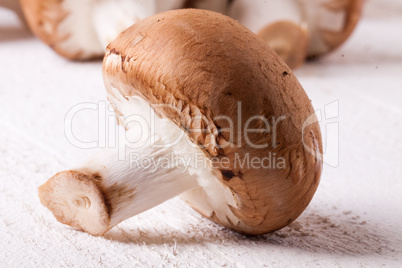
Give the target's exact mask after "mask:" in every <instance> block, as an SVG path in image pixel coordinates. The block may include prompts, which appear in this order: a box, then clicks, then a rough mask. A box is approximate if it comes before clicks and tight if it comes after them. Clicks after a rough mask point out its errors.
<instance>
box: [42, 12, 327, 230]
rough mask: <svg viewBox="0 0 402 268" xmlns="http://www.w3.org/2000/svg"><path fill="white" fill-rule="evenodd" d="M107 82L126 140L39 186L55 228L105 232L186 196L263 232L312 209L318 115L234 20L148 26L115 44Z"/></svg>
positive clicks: (182, 15)
mask: <svg viewBox="0 0 402 268" xmlns="http://www.w3.org/2000/svg"><path fill="white" fill-rule="evenodd" d="M103 77H104V82H105V85H106V88H107V95H108V98H109V100H110V101H111V102H112V103H113V104H114V107H115V111H116V114H117V115H118V116H119V121H120V123H121V124H123V126H124V127H125V128H126V129H127V133H126V135H127V137H128V140H129V141H130V142H129V143H121V144H123V146H121V147H120V149H110V150H106V151H104V152H101V153H100V154H98V155H96V156H94V157H93V158H92V159H91V160H89V161H88V162H87V163H85V164H83V165H82V166H81V167H79V168H76V169H73V170H68V171H63V172H61V173H58V174H56V175H55V176H54V177H52V178H51V179H50V180H49V181H48V182H46V183H45V184H44V185H43V186H41V187H40V188H39V196H40V200H41V202H42V204H43V205H44V206H46V207H47V208H49V209H50V210H51V211H52V212H53V214H54V215H55V216H56V218H57V219H58V220H59V221H60V222H62V223H65V224H68V225H71V226H73V227H77V228H79V229H82V230H84V231H86V232H88V233H90V234H93V235H102V234H104V233H105V232H107V231H108V230H109V229H110V228H112V227H113V226H115V225H117V224H118V223H120V222H122V221H124V220H125V219H128V218H130V217H132V216H134V215H137V214H138V213H141V212H143V211H145V210H147V209H149V208H151V207H154V206H156V205H158V204H160V203H162V202H164V201H166V200H168V199H170V198H172V197H174V196H177V195H180V194H181V196H182V198H183V199H184V200H185V201H186V202H187V203H188V204H189V205H190V206H192V207H193V208H194V209H195V210H196V211H198V212H199V213H201V214H202V215H204V216H205V217H207V218H209V219H211V220H213V221H215V222H216V223H219V224H221V225H222V226H225V227H227V228H230V229H232V230H235V231H237V232H239V233H243V234H250V235H257V234H263V233H267V232H271V231H274V230H277V229H279V228H282V227H284V226H286V225H288V224H290V223H291V222H292V221H294V220H295V219H296V218H297V217H298V216H299V215H300V214H301V213H302V212H303V210H304V209H305V208H306V207H307V205H308V204H309V202H310V200H311V199H312V197H313V195H314V193H315V191H316V189H317V186H318V183H319V179H320V175H321V169H322V158H321V153H322V143H321V134H320V129H319V125H318V123H317V122H316V117H315V113H314V109H313V107H312V105H311V102H310V100H309V98H308V96H307V95H306V93H305V92H304V90H303V88H302V87H301V85H300V84H299V82H298V80H297V79H296V77H295V76H294V74H293V73H292V71H291V70H290V69H289V67H288V66H287V65H286V64H285V63H284V62H283V61H282V60H281V59H280V58H279V57H278V56H277V54H276V53H274V51H273V50H272V49H271V48H269V46H268V45H267V44H266V43H265V42H264V41H263V40H262V39H260V38H258V37H257V35H255V34H253V33H252V32H251V31H250V30H248V29H247V28H246V27H244V26H242V25H241V24H239V23H238V22H236V21H235V20H233V19H231V18H229V17H226V16H224V15H221V14H219V13H215V12H212V11H206V10H197V9H183V10H175V11H169V12H165V13H161V14H158V15H155V16H152V17H149V18H146V19H144V20H142V21H140V22H139V23H137V24H135V25H133V26H132V27H130V28H128V29H127V30H126V31H124V32H123V33H121V34H120V35H119V37H118V38H117V39H116V40H115V41H113V42H112V43H111V44H110V45H109V46H108V48H107V52H106V55H105V58H104V64H103Z"/></svg>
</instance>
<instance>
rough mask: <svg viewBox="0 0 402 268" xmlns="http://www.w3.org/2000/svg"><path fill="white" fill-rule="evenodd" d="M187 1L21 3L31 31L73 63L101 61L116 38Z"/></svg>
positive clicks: (50, 0)
mask: <svg viewBox="0 0 402 268" xmlns="http://www.w3.org/2000/svg"><path fill="white" fill-rule="evenodd" d="M184 1H185V0H147V1H142V0H64V1H58V0H20V3H21V6H22V9H23V11H24V14H25V17H26V20H27V22H28V25H29V26H30V28H31V30H32V31H33V32H34V33H35V34H36V35H37V36H38V37H39V38H40V39H42V41H44V42H45V43H46V44H47V45H49V46H50V47H51V48H52V49H54V50H55V51H56V52H57V53H58V54H60V55H61V56H63V57H66V58H68V59H72V60H86V59H91V58H96V57H101V56H102V55H103V54H104V53H105V48H106V46H107V44H109V43H110V42H111V41H112V40H113V39H115V38H116V37H117V35H118V34H119V33H120V32H122V31H123V30H125V29H126V28H128V27H129V26H131V25H132V24H134V23H136V22H138V21H139V20H141V19H143V18H146V17H148V16H150V15H153V14H156V13H158V12H162V11H166V10H171V9H176V8H181V7H182V6H183V4H184Z"/></svg>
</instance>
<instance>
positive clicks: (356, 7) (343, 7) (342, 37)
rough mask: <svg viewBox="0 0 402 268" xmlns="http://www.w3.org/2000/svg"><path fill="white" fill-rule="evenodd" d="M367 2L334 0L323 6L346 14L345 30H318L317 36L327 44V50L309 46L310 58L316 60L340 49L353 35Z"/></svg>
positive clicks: (313, 45) (360, 0) (361, 0)
mask: <svg viewBox="0 0 402 268" xmlns="http://www.w3.org/2000/svg"><path fill="white" fill-rule="evenodd" d="M364 1H365V0H332V1H328V2H325V3H323V4H322V5H323V6H324V7H325V8H326V9H328V10H332V11H334V12H342V11H343V12H345V17H344V20H345V21H344V23H343V29H342V30H341V31H331V30H328V29H322V28H321V29H320V28H318V29H317V33H316V34H317V36H318V37H319V38H320V39H321V40H322V42H323V43H324V44H325V47H326V48H325V50H320V49H316V48H315V44H314V43H311V44H310V46H309V51H308V57H310V58H315V57H317V56H321V55H323V54H326V53H329V52H331V51H333V50H335V49H337V48H338V47H340V46H341V45H342V44H343V43H344V42H345V41H346V40H347V39H348V38H349V37H350V36H351V34H352V33H353V31H354V30H355V28H356V26H357V23H358V22H359V20H360V17H361V14H362V10H363V4H364Z"/></svg>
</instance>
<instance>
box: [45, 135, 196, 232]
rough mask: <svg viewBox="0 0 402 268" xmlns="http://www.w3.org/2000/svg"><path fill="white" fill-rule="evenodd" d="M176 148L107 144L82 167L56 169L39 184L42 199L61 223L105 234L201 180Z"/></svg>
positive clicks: (192, 186)
mask: <svg viewBox="0 0 402 268" xmlns="http://www.w3.org/2000/svg"><path fill="white" fill-rule="evenodd" d="M129 134H130V133H129ZM131 134H135V133H131ZM131 134H130V135H131ZM122 149H123V150H124V151H125V152H124V157H123V158H122V157H121V156H122V154H121V152H119V151H120V150H122ZM177 151H178V150H176V149H175V146H172V147H163V148H156V147H155V146H144V147H142V148H127V147H126V148H119V149H104V150H103V151H101V152H100V153H98V154H97V155H95V156H93V157H92V158H91V159H90V160H89V161H87V162H86V163H85V164H84V165H82V166H81V167H79V168H76V169H73V170H68V171H63V172H61V173H58V174H56V175H55V176H54V177H53V178H51V179H50V180H49V181H48V182H47V183H46V184H44V185H43V186H41V187H40V188H39V195H40V198H41V202H42V203H43V204H44V205H45V206H46V207H48V208H49V209H51V210H52V212H53V213H54V214H55V216H56V218H57V219H58V220H59V221H61V222H62V223H65V224H68V225H70V226H73V227H77V228H79V229H82V230H84V231H86V232H89V233H90V234H93V235H101V234H103V233H105V232H107V231H108V230H109V229H110V228H112V227H113V226H115V225H117V224H119V223H120V222H122V221H124V220H125V219H128V218H130V217H132V216H135V215H137V214H139V213H141V212H143V211H146V210H148V209H150V208H152V207H154V206H156V205H158V204H160V203H162V202H164V201H166V200H169V199H171V198H173V197H175V196H177V195H179V194H181V193H183V192H185V191H187V190H190V189H192V188H195V187H197V186H198V182H197V176H196V175H195V174H192V173H191V172H190V171H189V169H187V167H186V166H185V164H184V163H185V162H184V161H183V159H182V158H183V156H182V155H180V156H179V155H178V154H177Z"/></svg>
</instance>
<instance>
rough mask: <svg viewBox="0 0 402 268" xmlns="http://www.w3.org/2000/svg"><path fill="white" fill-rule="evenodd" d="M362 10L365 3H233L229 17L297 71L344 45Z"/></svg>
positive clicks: (295, 0)
mask: <svg viewBox="0 0 402 268" xmlns="http://www.w3.org/2000/svg"><path fill="white" fill-rule="evenodd" d="M362 6H363V0H318V1H311V0H282V1H272V0H271V1H259V0H234V2H233V4H232V5H231V6H230V10H229V15H230V16H231V17H233V18H234V19H236V20H238V21H239V22H240V23H242V24H244V25H245V26H247V27H248V28H249V29H251V30H252V31H254V32H256V33H258V35H259V36H260V37H262V38H263V39H264V40H265V41H266V42H267V43H268V44H269V45H271V46H272V47H273V48H274V49H275V51H277V52H278V53H279V54H280V55H281V57H282V58H283V59H284V60H285V61H286V63H288V64H289V66H290V67H291V68H296V67H298V66H299V65H301V64H302V63H303V62H304V60H305V59H306V57H309V58H314V57H317V56H320V55H323V54H325V53H328V52H330V51H332V50H334V49H335V48H337V47H339V46H340V45H341V44H342V43H343V42H345V41H346V39H347V38H348V37H349V36H350V35H351V33H352V32H353V30H354V28H355V26H356V24H357V22H358V21H359V18H360V15H361V10H362ZM295 40H298V41H295ZM306 44H307V46H306Z"/></svg>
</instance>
